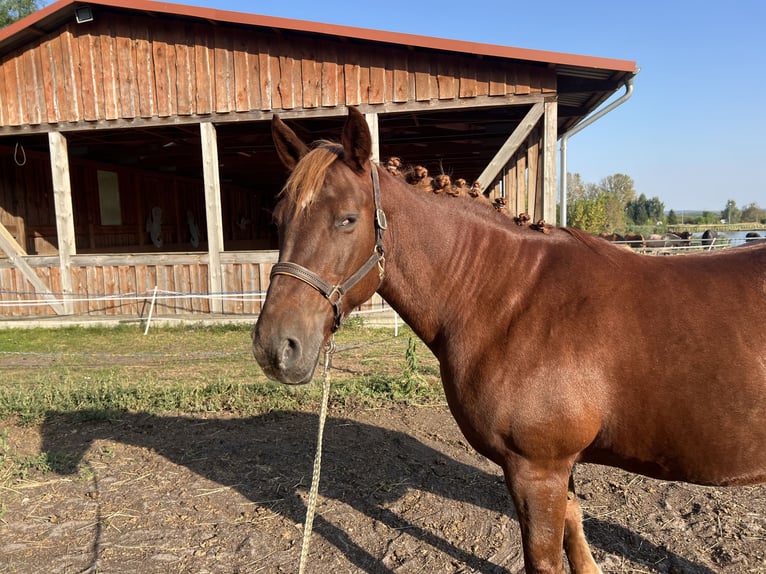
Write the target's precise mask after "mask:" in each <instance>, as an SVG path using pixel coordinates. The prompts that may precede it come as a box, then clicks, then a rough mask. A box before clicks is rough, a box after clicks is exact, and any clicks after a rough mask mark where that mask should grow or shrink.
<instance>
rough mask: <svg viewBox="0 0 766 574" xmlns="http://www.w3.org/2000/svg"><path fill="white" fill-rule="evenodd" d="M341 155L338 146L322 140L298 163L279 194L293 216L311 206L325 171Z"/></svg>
mask: <svg viewBox="0 0 766 574" xmlns="http://www.w3.org/2000/svg"><path fill="white" fill-rule="evenodd" d="M342 155H343V147H342V146H341V145H340V144H336V143H333V142H329V141H324V140H323V141H319V142H317V147H316V148H315V149H313V150H311V151H310V152H309V153H307V154H306V155H305V156H304V157H303V158H302V159H301V161H300V162H298V165H297V166H295V169H294V170H293V172H292V173H291V174H290V177H288V178H287V182H286V183H285V186H284V187H283V188H282V191H281V192H280V196H281V197H282V198H283V199H284V200H285V202H286V204H287V209H288V211H289V212H290V213H291V214H292V215H293V216H295V215H297V214H298V213H300V212H301V211H303V210H305V209H308V208H309V207H310V206H311V204H312V203H313V202H314V199H315V198H316V195H317V193H318V192H319V190H320V189H321V188H322V185H323V184H324V180H325V177H326V176H327V169H328V168H329V167H330V166H331V165H332V163H333V162H334V161H335V160H336V159H338V158H339V157H341V156H342Z"/></svg>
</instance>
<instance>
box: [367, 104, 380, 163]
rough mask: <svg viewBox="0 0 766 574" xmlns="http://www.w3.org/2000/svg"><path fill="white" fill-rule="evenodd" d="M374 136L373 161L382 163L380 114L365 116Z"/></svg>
mask: <svg viewBox="0 0 766 574" xmlns="http://www.w3.org/2000/svg"><path fill="white" fill-rule="evenodd" d="M364 119H366V120H367V125H368V126H369V127H370V135H371V136H372V161H374V162H376V163H380V131H379V130H378V114H364Z"/></svg>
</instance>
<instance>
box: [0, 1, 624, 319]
mask: <svg viewBox="0 0 766 574" xmlns="http://www.w3.org/2000/svg"><path fill="white" fill-rule="evenodd" d="M84 6H85V5H83V4H80V3H78V2H73V1H71V0H60V1H59V2H56V3H54V4H51V5H50V6H48V7H46V8H44V9H43V10H41V11H40V12H38V13H36V14H34V15H32V16H30V17H28V18H26V19H24V20H22V21H20V22H17V23H16V24H13V25H12V26H10V27H8V28H7V29H5V30H2V31H0V80H1V81H0V247H2V249H0V302H2V301H3V300H5V301H11V302H12V301H18V302H19V304H18V305H15V306H14V305H11V304H9V305H5V306H1V307H0V316H2V315H4V314H5V315H8V314H10V315H20V316H24V315H39V314H43V315H46V314H71V313H75V314H76V313H98V312H102V311H103V305H102V306H99V305H91V303H92V301H89V299H93V298H99V297H101V296H106V295H109V294H110V293H111V294H113V295H116V294H118V293H120V292H122V293H124V292H126V290H128V289H130V291H131V292H136V291H138V290H139V289H140V288H150V287H151V285H152V284H154V285H155V286H157V285H159V284H160V283H162V284H163V287H166V288H168V289H169V290H173V291H177V292H194V293H227V292H237V293H240V292H252V293H260V292H262V291H263V290H265V288H266V286H267V283H268V280H267V277H268V270H269V268H270V265H271V263H273V261H275V260H276V258H275V257H276V256H275V253H274V251H273V250H274V249H276V230H275V229H274V227H273V225H272V224H271V215H270V211H271V208H272V205H273V198H274V196H275V194H276V192H277V191H278V190H279V189H280V187H281V185H282V183H283V182H284V180H285V177H286V173H285V170H284V168H283V167H282V166H281V164H280V162H279V161H278V160H277V158H276V155H275V152H274V150H273V143H272V141H271V135H270V120H271V117H272V115H273V114H274V113H279V114H280V116H281V117H282V118H283V119H285V120H286V121H288V122H290V124H291V126H293V127H294V128H295V129H296V132H297V133H298V134H299V135H300V136H301V137H303V139H304V140H305V141H313V140H317V139H322V138H328V137H335V136H336V134H337V133H339V130H340V127H341V125H342V123H343V121H344V120H345V115H346V110H347V107H348V106H356V107H358V108H359V109H360V110H361V111H362V112H363V113H365V114H366V116H367V118H368V122H369V123H370V127H371V130H372V131H373V134H374V138H375V141H376V148H377V153H376V156H377V157H376V159H383V160H384V159H385V158H387V157H389V156H398V157H401V158H402V159H403V161H404V162H405V163H408V164H412V165H415V164H419V165H423V166H426V167H427V168H428V169H429V171H430V172H431V173H432V174H436V173H439V172H444V173H447V174H449V175H451V176H452V177H453V178H457V177H461V178H464V179H466V180H467V181H469V182H473V181H475V180H479V181H481V182H482V185H483V188H484V190H485V193H486V194H487V195H489V196H492V197H497V196H503V197H504V198H506V199H507V200H508V202H509V205H510V206H511V208H512V211H514V212H520V211H529V212H530V213H531V214H533V216H534V217H535V218H545V219H546V220H548V221H553V220H554V219H555V189H556V185H555V182H556V174H555V144H556V139H557V138H558V137H559V136H560V135H561V134H563V133H565V132H566V131H567V130H568V129H570V128H571V127H572V126H574V125H576V124H577V122H579V121H581V120H582V118H584V117H586V116H587V115H588V114H589V113H590V112H592V111H593V110H594V109H596V108H597V107H598V106H599V105H600V104H602V103H603V102H604V101H605V100H607V99H608V98H609V97H610V96H611V95H612V94H613V93H615V92H616V91H617V90H618V89H619V88H620V87H621V86H623V85H624V84H625V82H626V81H628V80H629V79H630V78H631V77H632V75H633V74H634V73H635V64H634V63H633V62H625V61H621V60H607V59H602V58H589V57H583V56H574V55H567V54H557V53H547V52H537V51H530V50H522V49H516V48H504V47H498V46H487V45H482V44H472V43H466V42H457V41H449V40H441V39H436V38H429V37H420V36H409V35H404V34H394V33H387V32H378V31H374V30H364V29H356V28H347V27H340V26H332V25H327V24H318V23H310V22H300V21H291V20H284V19H279V18H269V17H263V16H256V15H248V14H236V13H227V12H222V11H218V10H208V9H202V8H192V7H188V6H180V5H169V4H157V3H153V2H148V1H145V0H143V1H137V2H126V1H124V0H99V1H98V2H93V3H90V4H88V5H87V8H88V12H89V14H90V15H91V17H92V19H91V20H87V19H83V18H82V17H81V14H82V13H81V12H80V9H81V8H83V7H84ZM232 266H233V267H232ZM107 268H112V270H111V271H107V270H106V269H107ZM161 268H162V269H165V271H164V274H165V275H169V276H172V277H173V279H172V280H168V281H162V280H161V277H162V275H163V273H160V272H159V271H158V270H159V269H161ZM109 273H111V274H112V275H113V276H116V277H117V279H115V280H112V281H109V280H107V279H105V276H106V275H107V274H109ZM122 276H125V279H124V280H122V279H121V277H122ZM99 277H100V279H99ZM195 278H196V279H195ZM35 298H40V299H44V300H45V301H47V302H48V303H45V304H39V305H25V304H24V303H23V301H29V300H33V299H35ZM51 301H53V303H50V302H51ZM83 301H84V302H83ZM227 305H228V304H227V303H226V302H221V301H215V300H212V299H209V300H207V301H206V302H204V303H203V304H201V306H200V308H199V309H191V308H182V309H180V310H179V311H178V312H187V311H191V312H196V311H197V310H202V311H204V312H209V311H217V312H257V310H258V305H259V303H258V302H257V301H256V300H255V299H254V302H253V303H252V304H248V303H241V304H237V305H235V306H234V307H232V306H230V305H229V307H231V308H230V309H228V311H227ZM137 308H138V305H137V304H133V303H130V304H128V307H127V310H126V309H124V308H123V309H118V310H117V311H112V312H114V313H122V312H127V313H135V312H137Z"/></svg>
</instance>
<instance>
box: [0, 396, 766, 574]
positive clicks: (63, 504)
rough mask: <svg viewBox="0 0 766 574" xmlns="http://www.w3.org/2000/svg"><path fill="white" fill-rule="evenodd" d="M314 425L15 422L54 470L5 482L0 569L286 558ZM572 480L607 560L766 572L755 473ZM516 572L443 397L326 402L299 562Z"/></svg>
mask: <svg viewBox="0 0 766 574" xmlns="http://www.w3.org/2000/svg"><path fill="white" fill-rule="evenodd" d="M216 416H218V415H216ZM316 426H317V416H316V414H314V413H303V412H275V413H271V414H268V415H263V416H257V417H247V418H241V417H240V418H235V417H231V418H215V417H214V416H208V417H194V418H191V417H182V416H169V417H158V416H152V415H145V414H132V413H125V414H124V415H123V416H122V417H121V418H120V420H118V421H113V422H98V423H96V422H92V423H83V422H81V417H80V416H79V415H75V414H72V415H67V414H62V413H59V414H57V415H55V416H52V417H51V418H50V419H49V420H47V421H45V422H44V423H43V424H42V425H40V426H39V427H19V426H13V425H11V426H8V427H7V428H6V431H7V435H6V436H7V446H8V448H9V451H11V452H17V453H22V454H24V453H26V454H29V455H34V454H39V453H40V452H48V453H49V460H50V461H51V464H52V466H53V467H54V468H55V471H51V472H42V473H40V472H36V473H34V474H32V475H30V476H28V477H26V479H25V480H21V481H17V482H16V483H15V484H14V485H13V486H12V488H11V489H8V490H3V491H0V497H1V500H0V511H2V510H4V511H3V512H2V514H0V572H23V573H38V572H39V573H46V574H48V573H84V572H94V573H95V572H99V573H115V574H116V573H131V574H133V573H137V572H141V573H155V572H157V573H162V574H168V573H172V572H192V573H195V574H199V573H212V572H216V573H218V572H221V573H255V572H264V573H272V572H275V573H279V572H297V567H298V560H299V554H300V540H301V531H302V524H303V520H304V515H305V501H306V498H307V490H308V486H309V484H310V481H311V467H312V459H313V453H314V447H315V440H316V439H315V437H316ZM576 478H577V483H578V486H579V494H580V496H581V498H582V503H583V507H584V510H585V512H586V524H585V529H586V533H587V535H588V537H589V540H590V541H591V546H592V548H593V550H594V554H595V556H596V559H597V561H598V562H599V563H600V564H601V565H602V568H603V569H604V571H605V572H649V573H653V572H672V573H711V572H726V573H735V572H736V573H739V572H766V487H747V488H739V489H712V488H701V487H695V486H690V485H686V484H678V483H665V482H658V481H654V480H650V479H646V478H643V477H638V476H635V475H632V474H628V473H625V472H622V471H615V470H613V469H607V468H602V467H595V466H582V467H580V468H579V469H578V470H577V473H576ZM522 568H523V561H522V556H521V548H520V537H519V529H518V523H517V521H516V519H515V515H514V511H513V508H512V505H511V503H510V499H509V496H508V494H507V493H506V490H505V486H504V484H503V480H502V477H501V475H500V472H499V470H498V469H497V468H495V467H494V466H493V465H492V464H490V463H488V462H487V461H485V460H484V459H482V458H481V457H480V456H478V455H477V454H476V453H475V452H473V451H472V450H471V448H470V447H468V446H467V445H466V443H465V442H464V440H463V438H462V436H461V435H460V433H459V431H458V430H457V427H456V425H455V423H454V422H453V420H452V418H451V416H450V414H449V412H448V411H447V409H446V407H441V406H435V407H434V406H431V407H415V406H408V407H402V406H393V407H390V408H385V409H379V410H361V409H353V408H345V409H342V410H341V409H340V408H336V409H335V410H334V411H332V412H331V414H330V417H329V418H328V422H327V428H326V431H325V450H324V458H323V470H322V482H321V488H320V498H319V503H318V506H317V518H316V522H315V526H314V535H313V538H312V544H311V553H310V561H309V567H308V572H312V573H328V572H330V573H333V574H341V573H346V572H370V573H372V572H374V573H378V572H380V573H422V572H466V573H467V572H482V573H505V572H514V573H515V572H519V571H521V570H522Z"/></svg>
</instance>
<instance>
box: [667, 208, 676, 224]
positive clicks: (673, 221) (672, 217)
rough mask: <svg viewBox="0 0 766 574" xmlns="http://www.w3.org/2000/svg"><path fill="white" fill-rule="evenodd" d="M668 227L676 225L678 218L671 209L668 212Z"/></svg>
mask: <svg viewBox="0 0 766 574" xmlns="http://www.w3.org/2000/svg"><path fill="white" fill-rule="evenodd" d="M668 225H678V216H677V215H676V212H675V211H673V210H672V209H671V210H670V211H669V212H668Z"/></svg>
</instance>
